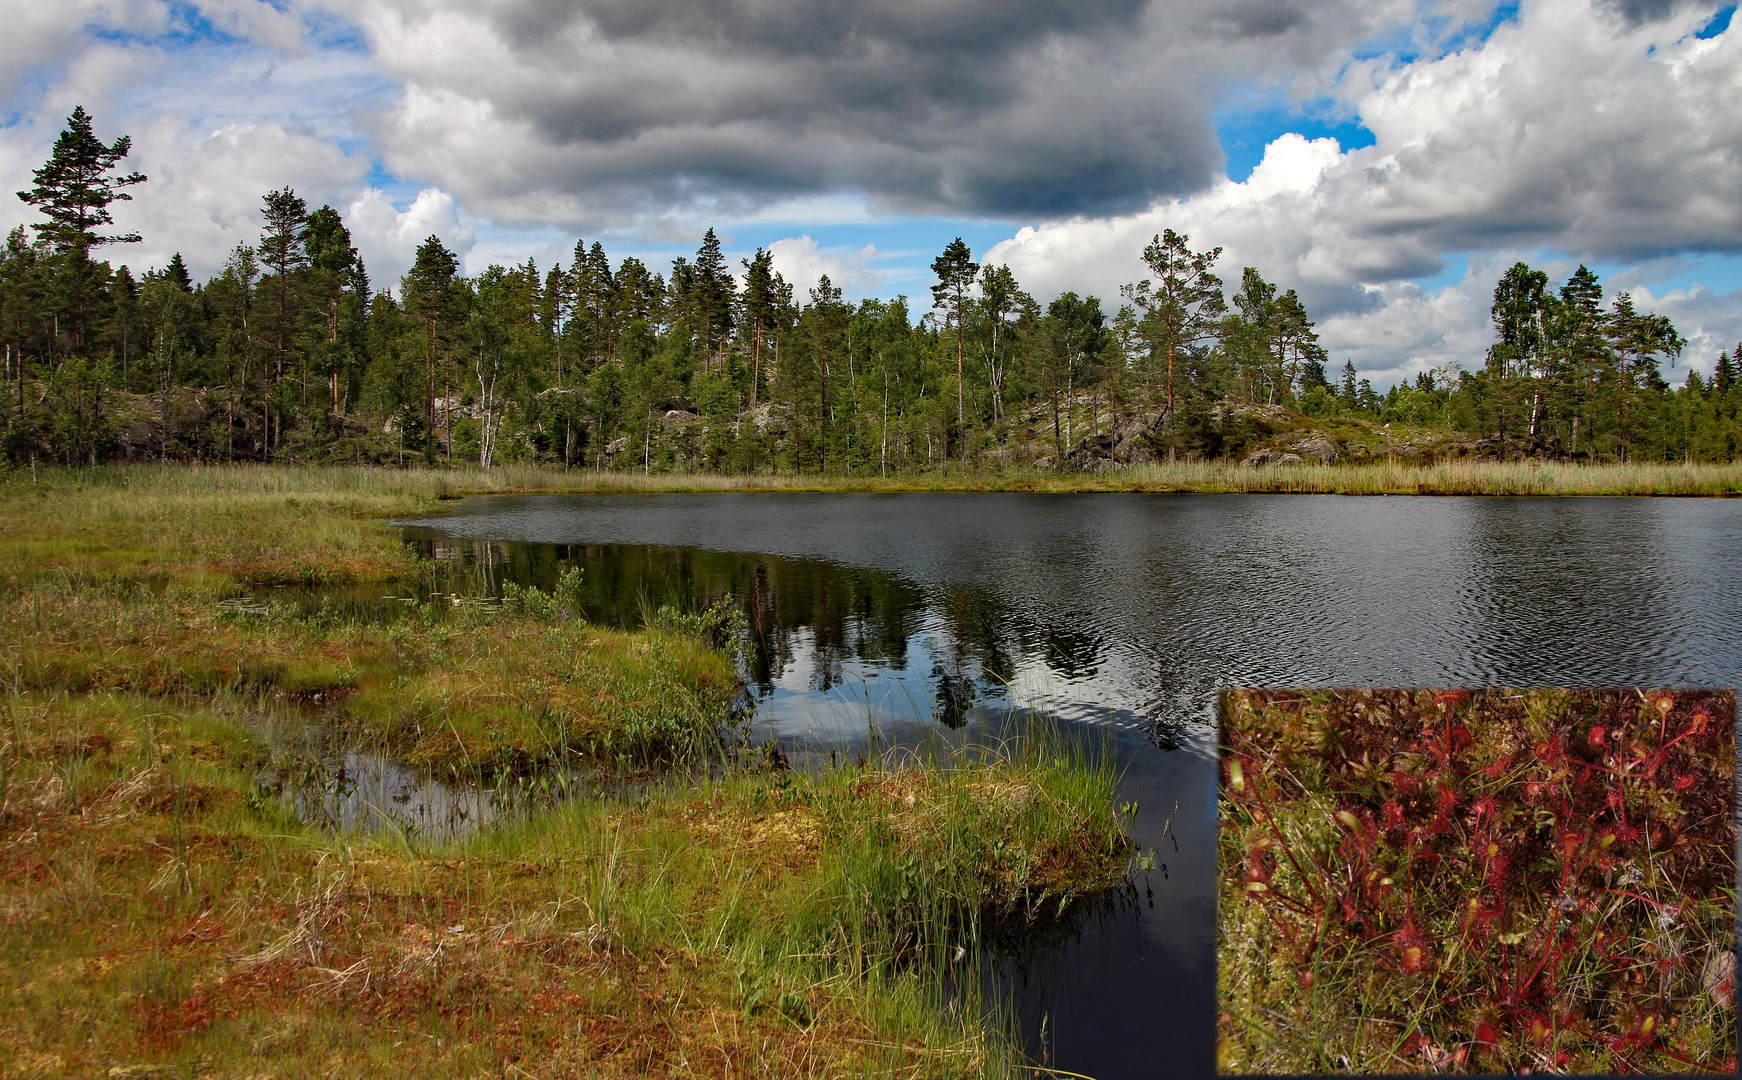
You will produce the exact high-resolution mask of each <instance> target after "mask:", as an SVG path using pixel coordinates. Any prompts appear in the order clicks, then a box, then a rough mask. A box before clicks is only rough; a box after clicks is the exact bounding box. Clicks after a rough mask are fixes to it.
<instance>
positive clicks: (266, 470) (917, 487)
mask: <svg viewBox="0 0 1742 1080" xmlns="http://www.w3.org/2000/svg"><path fill="white" fill-rule="evenodd" d="M8 483H10V484H13V485H17V484H23V485H25V486H28V485H29V483H30V481H29V478H28V476H27V475H25V474H22V473H14V474H13V475H12V477H11V478H10V480H9V481H8ZM43 484H48V485H50V486H52V487H54V488H56V489H64V488H66V487H67V486H68V485H69V484H70V485H72V486H74V487H88V488H93V489H103V488H112V487H126V488H130V489H142V490H144V491H146V492H149V493H151V495H152V497H153V498H154V499H157V500H160V501H162V502H163V503H164V504H166V505H173V504H174V503H175V501H176V500H177V499H178V498H184V497H191V496H197V495H199V494H201V493H208V492H226V493H229V494H231V495H233V496H235V497H236V498H237V499H238V500H240V501H239V503H238V507H239V508H246V507H247V506H249V505H251V504H252V503H253V502H254V501H256V500H261V499H266V500H269V501H270V500H272V499H275V498H283V497H290V498H307V499H312V500H316V501H317V502H318V503H319V504H321V505H322V506H325V507H329V508H331V509H333V510H336V511H337V512H339V513H349V514H362V515H366V516H369V515H373V516H384V515H411V514H415V513H418V512H420V511H422V510H427V509H428V507H429V506H430V504H431V502H432V501H436V500H441V499H447V498H452V497H455V496H458V495H471V494H540V493H546V494H551V493H601V494H611V493H640V492H648V493H651V492H725V491H863V492H904V491H1033V492H1092V491H1151V492H1202V493H1252V494H1293V495H1309V494H1321V495H1680V496H1736V495H1742V463H1732V464H1728V465H1712V464H1673V463H1668V464H1666V463H1644V464H1629V465H1615V464H1599V465H1579V464H1567V463H1560V462H1535V461H1519V462H1497V461H1449V462H1445V463H1440V464H1406V463H1398V464H1386V463H1367V464H1339V465H1316V464H1308V465H1285V466H1275V467H1263V468H1252V467H1247V466H1241V465H1236V464H1233V463H1230V462H1180V463H1178V464H1174V465H1167V464H1151V465H1133V466H1127V467H1119V468H1109V469H1106V470H1103V471H1099V472H1086V473H1057V472H1048V471H1035V470H1028V469H982V468H968V469H962V470H957V469H954V468H952V469H939V470H935V471H930V472H923V473H912V474H906V475H900V476H887V477H879V476H846V475H837V476H824V475H813V474H800V475H791V474H756V475H736V476H726V475H720V474H717V473H652V474H644V473H637V472H605V471H595V470H584V469H574V470H562V469H556V468H548V467H541V466H515V465H508V466H498V467H496V468H494V469H480V468H477V467H476V466H470V465H462V466H456V467H454V468H452V469H406V470H400V469H376V468H349V467H335V468H299V467H273V466H212V465H192V466H180V465H175V466H153V465H136V466H113V467H105V468H99V469H91V470H79V471H77V472H72V473H69V472H66V471H62V470H47V469H45V470H42V471H41V472H40V475H39V477H38V485H37V486H39V487H40V486H42V485H43ZM105 505H106V504H105ZM286 569H287V571H290V570H294V567H287V568H286ZM359 569H364V568H359Z"/></svg>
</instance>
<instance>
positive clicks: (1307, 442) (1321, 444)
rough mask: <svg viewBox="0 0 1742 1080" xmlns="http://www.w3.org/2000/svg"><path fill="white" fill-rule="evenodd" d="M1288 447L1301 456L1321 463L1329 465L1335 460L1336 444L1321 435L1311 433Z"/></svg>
mask: <svg viewBox="0 0 1742 1080" xmlns="http://www.w3.org/2000/svg"><path fill="white" fill-rule="evenodd" d="M1289 449H1291V450H1293V451H1294V452H1295V453H1297V454H1299V455H1300V456H1301V457H1303V458H1310V459H1312V460H1313V461H1317V462H1319V463H1320V464H1322V465H1329V464H1331V463H1332V462H1333V461H1336V460H1337V444H1336V443H1334V442H1332V441H1331V440H1330V439H1327V438H1326V437H1325V436H1323V435H1312V436H1309V437H1308V438H1305V439H1302V440H1301V441H1300V442H1297V443H1295V444H1294V445H1293V446H1292V447H1290V448H1289Z"/></svg>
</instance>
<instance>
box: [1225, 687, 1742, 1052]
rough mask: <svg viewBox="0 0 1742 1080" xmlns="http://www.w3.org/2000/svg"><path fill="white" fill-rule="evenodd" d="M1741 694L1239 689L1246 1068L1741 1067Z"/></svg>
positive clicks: (1231, 1002) (1234, 798)
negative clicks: (1737, 722)
mask: <svg viewBox="0 0 1742 1080" xmlns="http://www.w3.org/2000/svg"><path fill="white" fill-rule="evenodd" d="M1735 715H1736V701H1735V696H1734V695H1733V694H1732V693H1729V692H1715V691H1564V690H1555V691H1464V690H1450V691H1347V692H1313V693H1286V692H1274V691H1234V692H1230V693H1228V694H1226V695H1224V698H1223V709H1222V787H1221V802H1220V830H1219V846H1220V859H1219V863H1220V866H1221V901H1220V920H1219V922H1220V936H1219V945H1218V968H1219V970H1218V984H1219V994H1220V998H1221V1008H1220V1020H1219V1032H1218V1034H1219V1061H1220V1066H1221V1069H1222V1071H1224V1072H1258V1073H1301V1072H1392V1073H1396V1072H1504V1073H1518V1072H1567V1073H1630V1072H1648V1073H1663V1072H1673V1073H1690V1072H1691V1073H1701V1072H1713V1073H1724V1074H1734V1072H1735V1069H1736V1010H1735V979H1736V976H1735V971H1736V957H1735V952H1734V949H1735V944H1736V933H1737V924H1736V902H1735V901H1736V862H1735V859H1736V806H1737V802H1736V799H1737V793H1736V743H1735V735H1736V733H1735Z"/></svg>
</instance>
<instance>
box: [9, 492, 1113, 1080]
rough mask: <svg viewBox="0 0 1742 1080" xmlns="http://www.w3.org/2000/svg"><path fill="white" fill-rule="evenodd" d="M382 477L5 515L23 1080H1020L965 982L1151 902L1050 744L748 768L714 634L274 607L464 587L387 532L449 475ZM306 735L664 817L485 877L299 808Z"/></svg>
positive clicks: (15, 1017) (1083, 766) (673, 618)
mask: <svg viewBox="0 0 1742 1080" xmlns="http://www.w3.org/2000/svg"><path fill="white" fill-rule="evenodd" d="M383 475H384V474H367V473H361V472H351V471H347V470H333V471H331V472H330V473H328V474H325V475H324V476H313V475H310V474H306V473H299V472H297V471H294V470H245V469H235V470H215V469H213V470H198V469H190V470H158V471H151V470H138V469H135V470H111V471H109V472H108V473H102V472H101V471H99V473H98V474H97V475H95V476H85V477H82V478H76V479H75V478H70V477H65V476H61V477H54V476H47V475H45V477H44V479H43V482H42V483H39V484H38V485H36V486H34V487H32V486H30V485H29V484H28V483H25V484H22V485H20V484H19V483H18V482H17V479H16V478H14V479H13V480H12V481H9V482H6V483H0V510H3V511H4V514H3V516H0V851H3V852H4V853H5V854H4V856H3V857H0V1062H4V1063H5V1066H4V1070H3V1071H6V1072H8V1073H19V1074H22V1075H44V1076H56V1075H90V1074H93V1073H96V1074H103V1073H110V1072H112V1071H114V1072H115V1074H116V1075H132V1074H145V1073H148V1072H173V1071H177V1070H185V1071H188V1072H197V1073H200V1074H207V1073H212V1074H227V1073H234V1072H238V1071H247V1072H250V1073H254V1072H261V1071H265V1072H270V1073H272V1074H274V1075H315V1074H320V1075H329V1074H332V1073H334V1072H337V1073H341V1074H360V1073H375V1072H381V1073H388V1072H390V1073H394V1074H405V1073H421V1074H427V1075H431V1076H450V1075H453V1076H458V1075H466V1076H472V1075H477V1074H479V1073H492V1074H504V1075H520V1074H523V1073H530V1074H531V1075H536V1076H539V1077H552V1076H622V1077H638V1076H645V1075H652V1074H660V1075H665V1074H685V1075H689V1074H695V1075H705V1076H780V1077H786V1076H846V1075H889V1076H940V1077H949V1076H1000V1075H1019V1074H1022V1073H1023V1072H1025V1071H1026V1070H1025V1069H1024V1067H1023V1065H1022V1061H1021V1053H1020V1049H1019V1048H1018V1047H1017V1045H1016V1043H1015V1041H1014V1040H1013V1039H1012V1037H1011V1036H1010V1034H1009V1029H1008V1025H1007V1023H1006V1022H1005V1020H1004V1019H1003V1018H1002V1017H1003V1013H1002V1012H1001V1011H1000V1005H999V1003H998V1002H997V1001H996V1000H993V999H991V998H989V997H987V996H986V995H985V994H984V993H983V992H982V983H981V982H980V980H978V979H977V978H975V977H970V976H969V975H968V974H967V973H970V972H974V971H977V970H978V965H977V958H976V951H977V949H978V948H979V947H980V943H981V941H982V939H983V937H984V935H985V934H986V933H987V932H988V931H989V928H995V927H997V926H999V925H1005V924H1011V925H1030V924H1037V923H1040V922H1043V921H1045V920H1048V919H1054V918H1056V917H1057V916H1058V914H1059V912H1061V911H1065V910H1068V909H1070V908H1071V906H1072V905H1073V904H1074V903H1075V902H1077V901H1078V900H1079V899H1080V898H1082V897H1086V896H1092V895H1095V894H1096V893H1098V892H1100V891H1103V890H1105V889H1106V888H1108V887H1109V886H1110V885H1112V884H1115V883H1117V882H1118V881H1120V880H1121V879H1122V876H1123V874H1124V869H1125V866H1126V863H1127V861H1128V852H1127V847H1128V842H1127V841H1126V839H1125V832H1124V825H1123V823H1122V822H1121V821H1120V820H1119V819H1117V818H1116V817H1115V816H1114V815H1113V813H1112V810H1111V807H1112V794H1113V787H1114V777H1113V776H1112V774H1111V772H1110V770H1109V768H1108V767H1107V766H1106V764H1105V761H1104V759H1103V757H1101V756H1097V755H1095V754H1092V753H1088V752H1085V751H1084V750H1082V749H1081V748H1080V747H1075V746H1073V745H1072V744H1070V743H1068V741H1066V740H1063V739H1062V738H1060V737H1059V736H1058V735H1057V733H1056V732H1049V731H1046V730H1044V729H1038V728H1037V729H1035V730H1034V731H1032V732H1030V733H1028V734H1025V735H1023V736H1022V737H1018V738H1013V739H1010V740H1008V741H1006V742H1003V743H1000V744H998V745H996V746H991V747H975V748H972V749H971V750H967V751H960V752H946V751H937V752H935V753H934V754H932V755H931V756H930V757H925V756H921V757H911V756H910V757H904V758H899V759H897V758H895V757H890V756H884V755H872V756H871V757H870V758H869V759H868V760H866V761H863V762H860V763H857V764H855V765H851V766H846V767H842V768H839V769H834V770H827V771H819V772H817V773H799V772H793V771H790V770H785V769H779V768H773V767H767V766H756V765H754V764H743V763H741V764H738V765H731V764H730V763H728V764H727V765H726V766H725V767H722V762H721V760H720V758H719V757H718V756H717V753H711V752H715V751H717V750H718V749H719V745H720V744H719V743H717V742H711V741H710V740H713V739H715V738H717V735H718V732H719V729H720V726H721V724H722V723H723V720H724V717H725V712H724V710H725V708H726V706H727V704H728V703H729V700H730V698H731V697H732V696H733V695H734V694H735V692H736V690H737V683H736V679H735V677H734V675H733V672H732V662H731V658H730V657H729V656H728V655H726V654H725V653H723V652H721V651H720V650H718V649H716V648H712V647H710V646H709V644H708V642H707V641H706V640H703V639H704V638H707V637H708V636H710V635H712V636H714V637H719V636H720V635H721V634H722V633H724V634H726V635H728V636H729V634H730V630H731V628H730V626H722V625H721V624H720V619H719V618H718V617H717V613H715V615H713V616H710V615H709V614H708V613H705V612H704V613H700V614H697V613H679V612H669V613H666V614H664V615H661V616H660V617H659V618H657V619H655V620H654V621H655V622H656V623H660V624H662V625H663V628H659V627H656V628H654V629H650V630H646V631H642V632H636V633H624V632H619V631H608V630H603V629H600V628H597V627H592V626H588V625H585V624H584V623H581V622H579V621H577V620H576V619H574V618H573V617H572V612H571V611H570V606H571V605H570V603H569V599H568V598H566V597H565V595H564V591H565V590H564V587H563V586H561V585H559V588H558V589H557V590H556V591H554V592H539V591H535V590H528V589H514V590H506V591H505V592H506V595H505V596H504V598H503V600H502V602H500V603H495V604H489V605H472V604H462V605H452V604H450V605H448V606H446V607H443V606H442V605H441V604H439V603H436V602H431V601H428V600H426V601H422V602H418V603H411V604H402V605H398V606H396V607H395V609H394V610H395V612H396V614H394V615H392V616H390V617H381V618H361V617H356V615H355V613H354V612H351V611H350V610H349V609H345V608H335V607H325V606H323V607H318V608H316V609H314V610H309V609H306V608H303V607H298V606H297V605H293V604H288V603H284V602H282V601H279V600H275V599H273V593H272V592H271V591H269V590H270V589H271V586H272V585H273V584H284V583H291V584H302V585H318V584H322V583H326V584H335V585H339V586H343V587H350V588H360V589H367V588H371V587H379V588H380V590H381V591H382V592H383V593H386V594H391V595H400V594H403V593H405V592H407V591H408V590H407V588H406V585H407V583H408V582H416V581H418V580H419V579H420V578H421V577H422V575H425V574H427V573H430V572H431V568H429V567H428V566H426V565H424V564H421V563H420V562H419V561H418V560H417V559H415V558H413V557H412V556H411V555H409V554H408V553H407V552H406V550H405V549H404V548H403V546H402V545H400V544H399V542H398V540H397V537H396V535H395V533H394V531H393V530H392V529H390V528H388V527H386V526H384V525H382V524H381V523H380V521H379V518H380V517H381V516H383V515H409V514H412V513H416V512H421V511H427V510H429V509H431V508H432V507H434V506H435V505H436V504H435V502H434V500H435V498H437V497H438V496H440V495H442V494H445V493H449V492H451V490H452V489H451V488H447V487H443V486H442V485H445V484H447V483H449V482H451V477H437V476H431V477H423V478H414V479H412V480H410V481H408V483H407V486H405V487H402V488H394V487H392V485H390V484H388V483H386V482H385V481H384V480H383V479H382V476H383ZM426 480H427V481H428V483H427V484H425V481H426ZM419 485H423V486H419ZM572 585H573V582H570V583H569V586H571V587H572ZM433 593H434V590H433V589H426V590H424V595H426V596H427V595H432V594H433ZM238 594H241V595H240V596H239V595H238ZM656 614H657V613H656ZM311 715H315V716H318V717H319V718H320V719H321V721H322V723H323V724H326V725H336V726H337V727H338V728H339V729H340V730H341V731H342V732H345V733H349V734H350V735H352V736H362V737H366V738H367V740H368V745H370V746H372V747H374V748H376V749H378V750H379V751H381V752H383V753H386V754H388V755H390V756H393V757H396V758H398V759H400V760H403V761H407V762H410V763H413V764H414V765H416V766H418V767H419V768H421V769H423V770H424V771H425V772H426V773H429V774H431V775H437V776H447V777H449V778H452V779H457V780H460V781H484V780H487V779H488V780H491V781H493V782H496V783H501V782H503V781H504V780H505V779H512V780H514V781H516V782H519V781H521V780H525V781H527V782H529V783H537V782H541V781H542V779H543V778H548V777H550V776H552V775H555V774H557V773H558V772H560V770H562V769H565V768H567V767H569V766H572V765H575V764H576V763H579V762H592V763H595V764H601V765H603V766H605V767H609V768H615V769H620V770H622V771H624V772H626V773H628V774H630V775H631V776H633V778H634V779H635V781H636V782H635V784H634V785H633V786H628V787H620V788H619V789H618V790H617V792H616V794H615V795H613V796H610V797H587V798H581V799H568V800H566V801H565V800H562V799H557V800H549V801H547V803H546V805H548V806H549V808H548V809H546V810H545V811H544V812H541V813H537V814H533V815H510V816H508V817H505V818H502V819H498V820H496V821H494V822H492V823H491V824H489V825H488V826H487V827H484V828H481V829H478V830H476V831H474V832H473V833H472V834H470V835H469V836H467V837H465V838H463V839H457V840H453V839H441V838H439V837H434V836H429V835H421V834H419V833H418V832H417V831H416V830H415V829H413V828H410V827H408V826H407V824H406V822H405V820H404V819H403V818H402V817H401V816H400V815H399V814H398V813H397V811H396V808H395V807H394V806H393V805H391V802H390V799H384V800H383V804H382V805H375V806H372V807H370V809H371V810H372V811H373V812H372V813H367V814H364V815H363V816H362V817H361V818H360V819H359V821H360V824H358V825H357V826H355V827H351V828H330V827H323V822H322V821H321V820H314V821H309V820H304V819H303V818H302V817H300V816H299V815H298V813H297V812H296V810H297V803H296V801H295V798H294V796H293V794H292V793H289V792H287V791H286V790H285V789H284V787H283V785H282V784H277V783H274V782H272V778H273V777H274V776H277V775H280V774H281V773H282V771H283V768H284V767H285V765H286V754H287V753H290V754H293V755H301V754H303V751H302V750H301V749H296V748H294V747H292V748H291V749H288V750H287V746H290V744H291V743H293V742H294V740H287V738H286V735H287V732H288V731H290V730H292V729H295V727H296V725H297V724H298V723H304V722H306V721H307V720H308V719H309V718H310V716H311ZM296 760H299V761H300V760H302V758H301V757H297V758H296ZM311 760H313V759H311ZM762 760H766V759H762ZM315 817H316V818H317V819H318V818H322V817H324V815H315ZM517 1070H518V1071H517Z"/></svg>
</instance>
